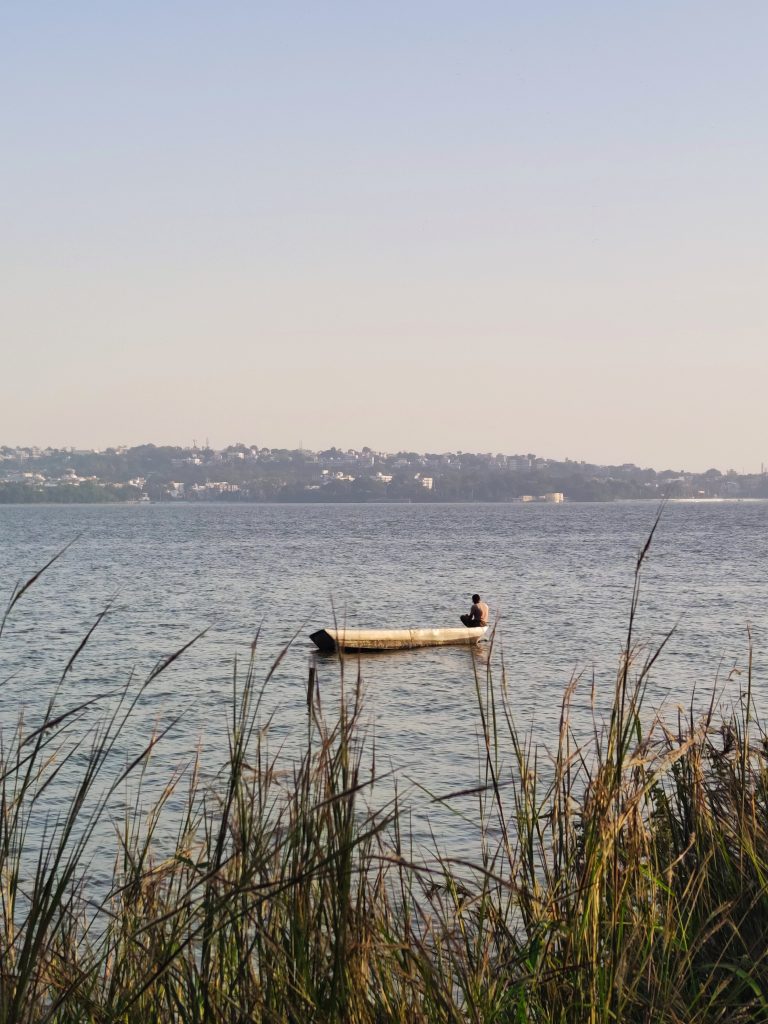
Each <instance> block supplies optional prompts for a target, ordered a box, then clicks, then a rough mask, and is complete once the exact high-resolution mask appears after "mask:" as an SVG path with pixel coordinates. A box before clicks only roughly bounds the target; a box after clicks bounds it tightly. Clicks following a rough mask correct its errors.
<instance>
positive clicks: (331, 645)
mask: <svg viewBox="0 0 768 1024" xmlns="http://www.w3.org/2000/svg"><path fill="white" fill-rule="evenodd" d="M487 631H488V627H487V626H474V627H472V628H469V629H468V628H467V627H466V626H451V627H449V628H448V629H347V628H345V627H342V628H341V629H318V630H317V632H315V633H312V634H311V635H310V638H309V639H310V640H311V641H312V642H313V643H314V644H316V645H317V646H318V647H319V648H320V650H321V651H405V650H409V649H410V648H412V647H442V646H444V645H446V644H465V645H468V644H476V643H477V642H478V641H479V640H481V639H482V638H483V637H484V636H485V634H486V633H487Z"/></svg>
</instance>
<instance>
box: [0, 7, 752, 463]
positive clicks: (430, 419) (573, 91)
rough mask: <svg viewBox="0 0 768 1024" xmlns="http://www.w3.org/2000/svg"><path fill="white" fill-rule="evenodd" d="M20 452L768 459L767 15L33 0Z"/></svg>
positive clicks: (17, 290)
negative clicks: (295, 451)
mask: <svg viewBox="0 0 768 1024" xmlns="http://www.w3.org/2000/svg"><path fill="white" fill-rule="evenodd" d="M0 47H1V48H2V54H1V59H0V95H2V101H0V103H1V105H2V112H1V115H0V140H1V144H2V155H1V157H0V182H1V183H2V190H1V192H0V195H1V196H2V199H1V203H2V208H1V220H0V260H1V262H2V267H1V270H2V273H1V274H0V299H1V300H2V307H1V308H2V322H1V323H0V330H1V331H2V336H1V337H2V340H1V345H2V348H1V352H0V383H1V392H0V443H7V444H24V443H28V444H40V445H46V444H53V445H75V446H88V447H90V446H97V447H98V446H105V445H108V444H119V443H128V444H132V443H138V442H143V441H155V442H157V443H162V442H166V443H177V442H178V443H191V441H192V439H193V438H195V439H197V440H198V441H199V442H200V441H202V440H203V439H205V438H206V437H208V438H209V439H210V441H211V443H212V444H214V445H223V444H227V443H230V442H234V441H237V440H241V441H245V442H248V443H258V444H262V445H270V446H286V447H296V446H298V445H299V443H300V442H303V443H304V445H305V446H307V447H313V448H317V447H325V446H328V445H331V444H337V445H339V446H342V447H362V446H363V445H370V446H371V447H373V448H383V449H399V448H407V449H416V450H430V451H444V450H450V449H463V450H472V451H501V452H531V451H532V452H537V453H538V454H541V455H549V456H553V457H565V456H568V457H570V458H574V459H586V460H588V461H597V462H616V461H619V462H624V461H633V462H637V463H639V464H641V465H650V466H655V467H656V468H664V467H667V466H670V467H673V468H683V467H685V468H691V469H706V468H707V467H708V466H717V467H719V468H722V469H726V468H730V467H733V468H735V469H738V470H757V469H759V466H760V463H761V461H764V462H766V463H768V430H767V429H766V425H767V423H768V401H767V398H766V390H767V385H768V345H767V344H766V341H767V340H768V333H767V331H766V328H768V288H767V287H766V285H767V284H768V280H767V275H766V271H767V270H768V249H767V247H768V198H767V188H768V186H767V183H768V110H767V109H766V107H767V105H768V100H767V97H768V60H767V59H766V53H768V5H767V4H766V3H765V2H764V0H754V2H749V0H745V2H740V0H731V2H725V0H721V2H718V3H710V2H706V0H696V2H675V0H644V2H642V3H641V2H635V3H616V2H615V0H612V2H607V0H605V2H592V3H590V2H584V0H580V2H579V3H576V2H574V0H568V2H563V0H553V2H545V0H542V2H538V0H527V2H525V3H519V2H515V0H504V2H498V3H497V2H483V0H477V2H473V3H470V2H467V0H464V2H461V3H458V2H451V0H439V2H438V0H435V2H421V0H408V2H407V3H406V2H402V3H401V2H393V0H387V2H386V3H385V2H378V3H372V2H366V0H354V2H352V0H350V2H334V0H325V2H321V0H315V2H313V3H310V2H290V0H281V2H279V3H278V2H275V0H269V2H258V0H250V2H247V3H246V2H227V0H220V2H218V3H212V2H208V3H197V2H191V0H185V2H183V3H181V2H176V3H174V2H158V0H153V2H149V0H131V2H130V3H128V2H123V3H119V2H109V3H104V2H103V0H100V2H96V0H94V2H91V3H83V2H77V0H67V2H66V3H61V2H56V0H50V2H47V3H46V2H35V0H29V2H25V3H22V2H20V0H8V2H6V3H5V4H3V5H2V8H0Z"/></svg>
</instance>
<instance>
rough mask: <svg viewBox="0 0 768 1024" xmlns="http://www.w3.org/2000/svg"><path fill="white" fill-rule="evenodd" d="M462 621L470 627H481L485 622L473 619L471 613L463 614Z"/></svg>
mask: <svg viewBox="0 0 768 1024" xmlns="http://www.w3.org/2000/svg"><path fill="white" fill-rule="evenodd" d="M461 621H462V622H463V623H464V625H465V626H467V628H468V629H479V628H480V627H481V626H482V625H483V623H482V622H478V621H477V620H476V619H473V618H472V616H471V615H462V616H461Z"/></svg>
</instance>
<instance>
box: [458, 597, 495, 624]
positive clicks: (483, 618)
mask: <svg viewBox="0 0 768 1024" xmlns="http://www.w3.org/2000/svg"><path fill="white" fill-rule="evenodd" d="M461 621H462V622H463V623H464V625H465V626H467V627H469V629H476V628H477V627H478V626H487V625H488V605H487V604H486V603H485V601H481V600H480V595H479V594H473V595H472V607H471V608H470V609H469V615H462V616H461Z"/></svg>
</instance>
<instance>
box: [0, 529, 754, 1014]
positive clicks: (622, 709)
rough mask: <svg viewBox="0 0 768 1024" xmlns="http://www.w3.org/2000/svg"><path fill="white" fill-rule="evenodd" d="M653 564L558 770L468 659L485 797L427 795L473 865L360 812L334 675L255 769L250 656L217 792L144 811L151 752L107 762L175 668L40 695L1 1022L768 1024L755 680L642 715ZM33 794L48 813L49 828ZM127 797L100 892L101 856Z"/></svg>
mask: <svg viewBox="0 0 768 1024" xmlns="http://www.w3.org/2000/svg"><path fill="white" fill-rule="evenodd" d="M649 543H650V539H649ZM646 554H647V545H646V548H645V549H644V550H643V552H641V554H640V556H639V558H638V564H637V573H636V579H635V591H634V595H633V599H632V605H631V608H630V615H629V629H628V635H627V638H626V644H625V650H624V655H623V657H622V659H621V663H620V665H619V669H618V672H617V679H616V687H615V692H614V697H613V706H612V710H611V714H610V716H609V717H608V719H607V720H606V721H605V722H604V723H603V722H601V721H599V720H598V719H597V717H595V728H594V733H593V735H592V737H577V736H574V734H573V731H572V729H571V726H570V721H569V712H570V705H571V700H572V696H573V693H574V690H575V689H576V687H577V685H578V682H577V681H576V680H574V681H572V683H571V684H570V685H569V686H568V687H567V688H566V690H565V694H564V698H563V703H562V709H561V716H560V728H559V737H558V741H557V745H556V749H555V750H554V752H553V753H552V754H549V753H547V752H546V751H545V750H544V748H543V747H541V746H537V745H536V744H534V743H533V742H532V740H531V738H530V737H526V736H522V735H521V734H520V733H519V732H518V730H517V727H516V725H515V718H514V708H513V698H512V695H511V694H510V692H509V690H508V688H507V685H506V678H505V673H504V668H503V663H502V665H501V668H500V669H499V670H497V671H496V673H495V674H494V671H493V670H492V668H491V665H492V664H494V663H497V662H498V659H494V658H491V659H489V661H488V667H487V669H486V670H484V671H480V669H479V668H478V663H477V662H475V666H476V676H475V688H476V696H477V706H478V734H479V736H480V738H481V751H482V753H481V762H480V764H479V778H478V785H477V787H476V788H475V789H473V790H472V791H471V792H467V791H464V792H463V793H461V794H448V795H446V796H441V797H439V799H440V800H442V801H444V802H445V803H446V804H448V805H454V804H455V803H456V802H457V801H461V802H462V811H463V812H465V809H466V803H467V801H468V800H472V801H475V806H476V821H477V826H478V846H477V850H478V852H477V857H476V858H474V859H466V858H465V859H463V860H457V859H453V860H451V859H448V858H446V857H438V856H437V854H435V856H434V857H433V858H432V859H431V860H425V859H424V858H423V857H421V858H419V859H416V858H415V856H414V854H413V851H412V843H411V841H410V836H409V834H408V828H407V822H408V817H407V815H406V814H405V813H404V812H403V808H402V807H401V804H400V801H399V798H398V797H397V796H395V797H394V799H391V800H390V801H388V802H386V803H385V804H384V805H383V806H377V805H376V803H375V799H376V765H375V758H374V756H373V752H372V750H371V749H370V748H369V746H368V745H367V744H366V735H365V721H366V718H365V714H364V711H363V690H362V683H361V678H360V674H359V666H358V665H357V663H356V662H354V661H352V660H348V661H346V662H345V661H341V662H339V664H338V677H337V679H335V680H334V686H335V687H336V693H337V695H338V696H339V699H338V702H337V705H336V706H335V707H336V709H335V711H334V714H333V715H332V717H331V720H330V721H329V720H328V719H327V718H326V717H325V716H324V715H323V712H322V709H321V703H320V694H319V686H318V679H317V676H316V674H315V673H314V672H312V673H311V675H310V684H309V686H308V702H307V721H306V739H305V744H304V752H303V754H302V756H300V757H299V758H297V759H296V760H295V761H293V762H291V764H290V766H287V765H286V763H285V761H284V759H281V758H280V757H278V756H276V755H272V754H270V752H269V745H268V742H267V738H268V734H269V720H268V719H266V718H265V716H264V714H263V712H262V708H261V703H260V695H261V693H262V692H263V687H264V685H268V684H269V678H267V680H266V682H265V683H261V682H259V680H258V679H257V673H256V644H254V645H253V648H252V652H251V658H250V661H249V663H248V664H247V665H245V666H244V667H243V668H240V667H239V666H236V669H235V673H234V686H233V697H232V720H231V724H230V729H229V751H228V757H227V765H226V771H225V772H223V773H222V775H221V776H220V777H219V778H218V779H216V780H214V781H213V782H211V781H210V780H206V781H204V780H203V778H202V775H201V771H200V766H199V764H198V761H197V758H196V757H194V756H193V757H192V760H191V763H190V765H189V766H187V768H186V769H184V770H180V771H179V772H178V773H177V774H175V775H174V776H173V777H172V778H170V779H169V780H168V782H167V786H166V787H165V788H164V790H163V791H162V793H161V794H160V795H159V797H158V796H157V795H155V796H154V798H153V799H152V801H149V797H147V796H145V787H144V782H143V777H144V773H145V770H146V767H147V765H148V763H149V760H150V758H151V756H152V751H153V749H154V747H155V746H156V744H157V743H160V742H161V741H162V735H152V736H150V737H149V738H148V740H147V742H146V745H145V747H144V748H143V749H142V750H140V751H137V752H136V755H135V756H134V757H133V759H132V760H131V761H130V763H129V764H128V765H127V766H126V767H125V768H124V769H123V770H121V771H120V772H119V773H117V774H115V773H114V772H113V771H112V770H111V769H110V770H108V769H107V766H108V765H109V764H111V761H110V758H111V756H112V755H113V753H114V750H115V746H116V744H117V742H118V740H119V738H120V737H121V736H122V735H123V732H124V730H125V728H126V723H127V721H128V720H129V719H130V718H131V717H132V716H135V714H136V704H137V700H138V698H139V696H140V694H141V692H142V691H143V689H144V688H145V687H147V686H151V685H152V683H153V682H154V680H155V679H156V678H157V676H158V675H160V674H161V673H162V672H163V671H165V670H166V669H167V667H168V666H169V665H170V664H171V663H172V661H174V660H175V659H176V657H178V656H179V655H180V654H181V653H182V651H179V652H176V653H175V654H174V655H172V656H171V657H170V658H167V659H165V660H164V661H163V662H161V663H160V664H159V665H158V666H156V668H155V669H154V670H153V671H152V672H151V673H150V674H149V676H148V678H147V679H146V680H144V681H143V682H141V683H137V682H135V681H134V680H129V682H128V684H126V686H125V688H124V689H123V690H122V691H121V692H120V693H119V694H105V695H103V697H102V698H96V699H95V701H89V702H87V704H86V703H81V704H80V705H79V706H75V707H71V708H63V707H62V708H60V707H59V700H60V692H59V693H57V694H56V695H55V697H54V698H53V699H52V700H51V702H50V704H49V705H48V708H47V710H46V712H45V714H44V716H43V717H42V719H41V721H40V722H39V723H36V724H35V725H33V726H31V727H30V726H27V725H26V724H25V723H23V722H22V723H20V724H19V726H18V728H17V729H16V730H15V732H14V733H13V734H12V735H11V736H4V737H3V744H2V748H1V749H0V1024H26V1022H33V1021H34V1022H42V1021H56V1022H62V1024H64V1022H73V1024H74V1022H76V1021H77V1022H81V1021H82V1022H113V1021H114V1022H118V1021H119V1022H134V1021H135V1022H141V1024H148V1022H153V1021H180V1022H203V1021H206V1022H207V1021H217V1022H218V1021H222V1022H233V1024H234V1022H245V1021H265V1022H267V1021H270V1022H271V1021H275V1022H299V1021H300V1022H304V1021H318V1022H321V1021H327V1022H332V1021H350V1022H357V1021H360V1022H371V1024H373V1022H377V1024H378V1022H389V1021H393V1022H401V1021H402V1022H406V1021H407V1022H409V1024H413V1022H421V1021H424V1022H427V1021H439V1022H453V1021H476V1022H485V1021H488V1022H492V1021H499V1022H501V1021H504V1022H513V1021H519V1022H523V1021H534V1022H542V1024H550V1022H552V1024H554V1022H557V1024H571V1022H573V1024H584V1022H590V1024H591V1022H595V1024H597V1022H608V1021H616V1022H638V1024H639V1022H655V1021H662V1022H670V1024H672V1022H675V1024H678V1022H679V1024H683V1022H685V1024H696V1022H702V1024H704V1022H715V1021H728V1022H729V1024H737V1022H741V1021H745V1022H746V1021H763V1020H765V1021H768V962H767V961H766V953H768V766H767V763H766V759H767V757H768V735H766V733H765V732H764V730H763V728H762V726H761V724H760V722H759V720H758V718H757V716H756V714H755V710H754V706H753V700H752V686H753V679H752V665H751V658H750V661H749V665H748V668H747V671H746V686H745V692H744V694H743V698H742V700H741V702H740V703H739V704H738V705H737V706H736V707H735V708H734V709H733V710H732V711H731V712H728V713H727V714H720V717H719V718H717V717H716V712H715V704H714V700H713V701H712V703H711V705H710V707H709V709H708V711H707V712H706V713H705V714H704V715H703V716H702V715H697V714H695V713H694V711H693V709H692V708H689V709H688V710H687V711H686V712H685V713H684V712H682V711H679V712H678V713H677V716H676V718H675V719H674V720H673V721H670V720H668V719H666V720H665V719H662V718H661V717H658V716H654V715H652V714H651V713H650V712H648V711H646V710H645V709H644V707H643V700H644V695H645V687H646V684H647V681H648V679H649V673H650V672H651V669H652V668H653V667H654V666H655V665H656V663H657V658H658V656H659V654H660V649H657V650H655V651H653V652H651V653H650V654H648V653H645V652H644V651H643V649H642V648H641V647H640V646H638V644H637V643H636V640H635V635H634V634H635V614H636V611H637V606H638V600H639V582H640V576H641V569H642V564H643V560H644V558H645V556H646ZM26 589H28V588H27V587H26V586H25V588H22V590H21V591H19V592H17V595H16V596H15V597H14V598H13V599H12V602H11V606H10V608H9V611H10V612H13V611H14V607H15V605H16V604H17V603H18V597H19V596H21V593H23V592H24V591H25V590H26ZM85 642H87V638H86V640H85V641H84V642H83V644H81V645H80V646H79V648H78V650H77V651H76V653H75V655H74V656H73V659H72V660H71V661H70V662H69V664H68V665H67V666H66V668H65V671H64V674H63V676H62V679H64V678H66V676H67V675H68V673H69V672H70V670H71V669H72V666H73V663H74V659H75V658H76V657H77V656H79V654H80V652H81V650H82V648H83V646H84V644H85ZM662 646H663V645H662ZM350 670H353V675H354V678H353V679H352V680H351V681H350V678H349V675H350ZM324 685H325V683H324ZM100 700H101V702H102V703H104V706H105V710H103V711H102V712H101V717H100V719H99V724H98V726H97V727H96V728H93V727H89V728H88V729H87V730H85V729H83V728H82V726H83V723H84V716H86V715H88V716H91V717H92V716H93V715H94V708H95V707H98V706H99V701H100ZM65 775H67V779H68V781H67V785H66V786H63V782H62V780H63V778H64V776H65ZM70 776H73V777H75V778H76V780H77V781H76V782H75V783H70V781H69V777H70ZM52 787H58V791H64V790H65V791H66V794H67V799H66V801H65V802H63V803H61V804H60V806H59V810H58V813H57V816H56V817H55V819H53V818H50V817H49V818H47V819H45V818H41V814H40V808H41V806H43V802H44V800H45V798H46V796H47V794H48V793H50V792H51V790H52ZM126 788H127V790H128V791H129V792H130V794H131V802H130V803H129V804H128V805H127V807H125V808H124V810H123V815H122V818H121V819H120V821H119V822H117V823H116V836H117V839H116V844H115V862H114V872H113V876H112V879H111V882H110V883H109V884H107V885H106V886H101V887H100V886H98V885H94V884H92V883H90V882H89V877H88V876H89V870H90V858H91V855H92V854H91V848H92V842H93V839H94V836H95V835H96V834H97V832H99V830H103V828H104V826H105V823H106V822H108V821H112V820H114V807H115V799H116V796H117V795H118V794H120V793H122V792H123V791H124V790H125V789H126ZM394 791H395V793H396V792H397V789H396V786H395V790H394ZM182 794H183V800H181V796H182ZM171 798H173V801H174V809H173V811H172V810H171V808H170V801H171ZM180 805H181V806H183V811H179V806H180ZM170 822H173V823H174V826H175V832H174V835H175V840H174V841H173V842H170V843H169V841H168V838H167V836H168V826H169V823H170ZM161 830H162V836H161Z"/></svg>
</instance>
